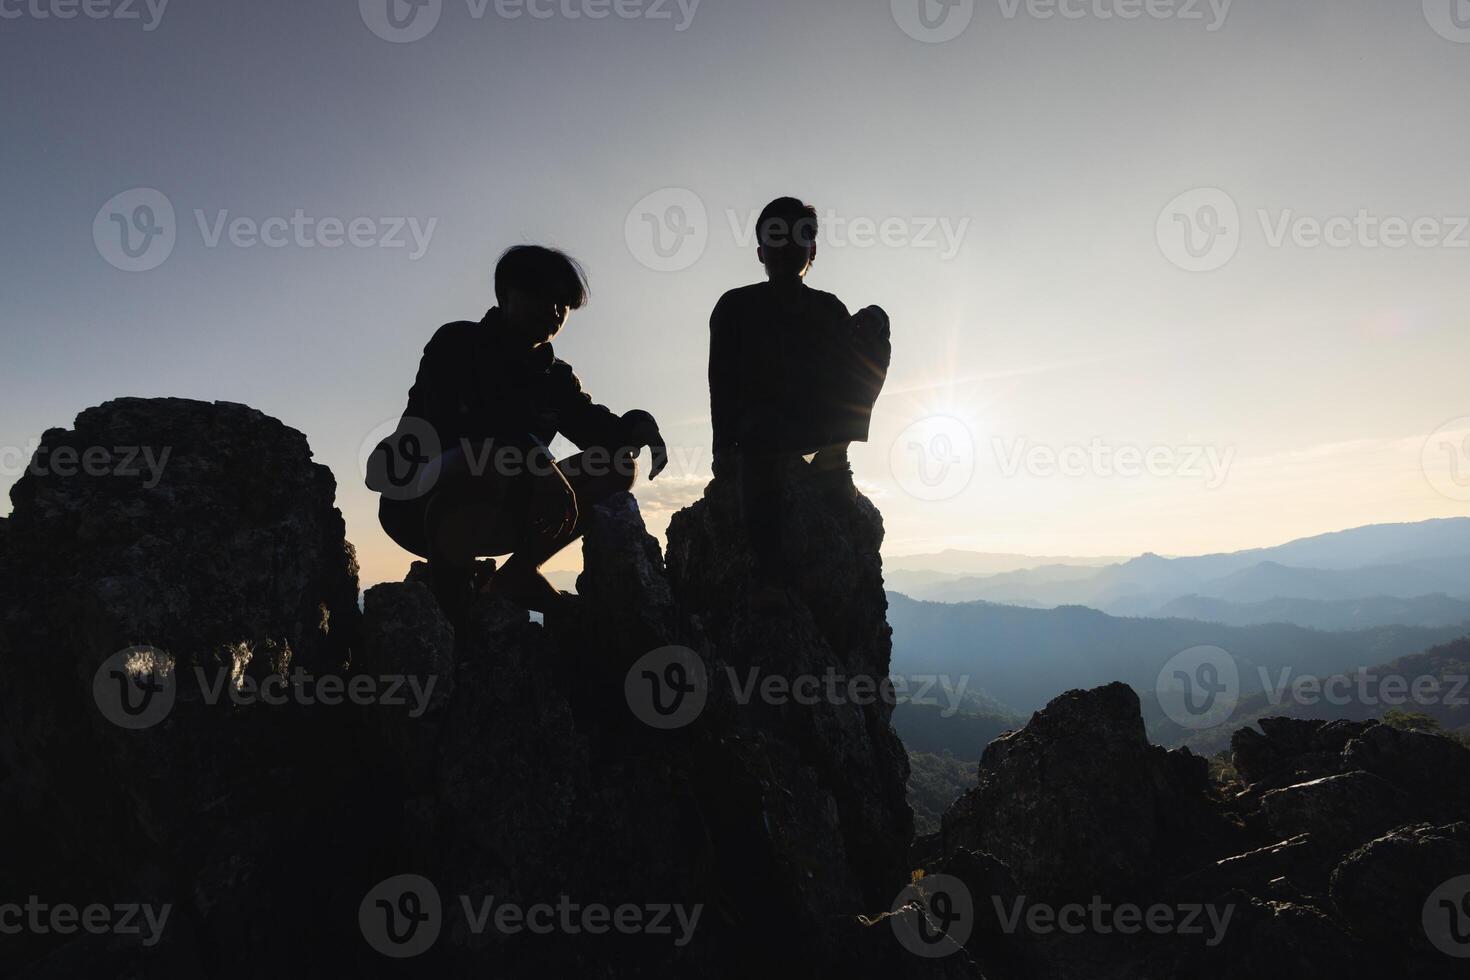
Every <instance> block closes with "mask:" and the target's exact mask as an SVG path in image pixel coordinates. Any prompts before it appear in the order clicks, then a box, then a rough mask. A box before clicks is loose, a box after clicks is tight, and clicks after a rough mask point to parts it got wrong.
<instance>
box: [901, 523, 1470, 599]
mask: <svg viewBox="0 0 1470 980" xmlns="http://www.w3.org/2000/svg"><path fill="white" fill-rule="evenodd" d="M1437 592H1442V593H1445V594H1448V595H1466V594H1470V518H1446V519H1443V520H1434V521H1424V522H1421V523H1418V524H1381V525H1371V526H1368V527H1361V528H1354V529H1352V530H1348V531H1338V532H1334V533H1332V534H1324V535H1318V536H1316V537H1312V538H1303V539H1300V540H1297V541H1292V542H1289V543H1287V544H1284V545H1279V546H1277V547H1273V548H1255V549H1250V550H1247V551H1240V552H1234V553H1230V554H1215V555H1200V556H1196V557H1185V558H1166V557H1163V556H1160V555H1156V554H1145V555H1141V556H1139V557H1137V558H1132V559H1129V560H1128V561H1125V562H1118V563H1116V564H1112V565H1107V566H1104V567H1102V568H1098V569H1096V570H1095V571H1089V570H1087V569H1080V570H1079V569H1076V568H1064V569H1040V568H1038V569H1033V570H1030V571H1017V570H1012V571H1010V572H1006V573H998V574H993V575H985V576H969V577H964V578H957V579H953V580H950V581H947V582H940V583H933V584H928V585H924V586H923V587H921V588H919V589H917V590H916V594H917V596H918V597H920V598H924V599H930V600H937V601H945V602H970V601H975V600H982V601H986V602H998V603H1009V604H1016V605H1032V606H1041V607H1055V606H1064V605H1083V606H1090V607H1092V608H1094V609H1099V610H1104V611H1107V612H1110V613H1113V614H1115V615H1130V616H1156V615H1159V614H1160V612H1161V610H1163V609H1164V608H1165V607H1166V606H1167V605H1168V604H1169V603H1170V602H1172V601H1174V600H1176V599H1179V598H1181V597H1183V596H1188V595H1198V596H1205V597H1211V598H1217V599H1225V600H1228V601H1232V602H1263V601H1266V600H1268V599H1277V598H1300V599H1317V600H1324V601H1327V600H1336V599H1356V598H1368V597H1377V596H1388V597H1395V598H1404V599H1408V598H1414V597H1416V596H1423V595H1430V594H1433V593H1437Z"/></svg>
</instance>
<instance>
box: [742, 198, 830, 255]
mask: <svg viewBox="0 0 1470 980" xmlns="http://www.w3.org/2000/svg"><path fill="white" fill-rule="evenodd" d="M756 235H757V237H758V238H759V240H760V244H761V245H762V246H763V247H765V248H780V247H782V246H785V245H789V244H791V243H792V242H793V241H794V242H796V244H798V245H802V246H808V247H809V246H811V245H812V244H814V243H815V242H816V240H817V209H816V208H814V207H812V206H811V205H810V204H807V203H806V202H804V201H800V200H798V199H796V198H794V197H778V198H776V199H775V200H774V201H772V202H771V203H770V204H767V205H766V207H765V210H764V211H762V212H761V216H760V220H758V221H757V222H756Z"/></svg>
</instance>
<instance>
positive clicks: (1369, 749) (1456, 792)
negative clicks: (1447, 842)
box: [1342, 725, 1470, 820]
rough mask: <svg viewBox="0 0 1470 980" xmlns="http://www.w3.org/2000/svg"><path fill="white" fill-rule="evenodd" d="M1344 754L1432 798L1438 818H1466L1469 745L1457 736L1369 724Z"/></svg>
mask: <svg viewBox="0 0 1470 980" xmlns="http://www.w3.org/2000/svg"><path fill="white" fill-rule="evenodd" d="M1342 758H1343V763H1344V765H1348V766H1352V767H1354V768H1358V769H1363V770H1366V771H1368V772H1371V773H1374V774H1376V775H1378V776H1381V777H1382V778H1384V779H1386V780H1388V781H1389V782H1391V783H1393V784H1394V785H1396V786H1400V787H1402V788H1403V789H1404V790H1405V791H1407V792H1409V793H1411V794H1413V795H1414V797H1415V798H1417V799H1422V800H1424V801H1426V802H1428V803H1432V804H1433V805H1434V809H1435V810H1436V811H1438V812H1437V814H1436V816H1438V817H1439V819H1441V820H1457V819H1470V749H1467V748H1465V746H1463V745H1461V744H1459V743H1458V742H1454V741H1451V740H1450V739H1447V738H1444V737H1442V736H1440V735H1436V734H1433V733H1430V732H1412V731H1401V730H1399V729H1397V728H1392V727H1390V726H1388V725H1373V726H1371V727H1369V728H1367V729H1366V730H1364V731H1363V732H1361V733H1360V734H1359V735H1357V736H1356V737H1355V738H1353V739H1352V741H1350V742H1348V743H1347V746H1346V748H1345V749H1344V750H1343V753H1342ZM1429 816H1430V814H1428V813H1425V814H1422V817H1424V818H1426V819H1427V818H1428V817H1429Z"/></svg>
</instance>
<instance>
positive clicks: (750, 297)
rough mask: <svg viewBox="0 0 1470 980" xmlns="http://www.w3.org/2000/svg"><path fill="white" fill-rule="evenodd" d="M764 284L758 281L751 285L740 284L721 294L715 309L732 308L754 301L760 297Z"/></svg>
mask: <svg viewBox="0 0 1470 980" xmlns="http://www.w3.org/2000/svg"><path fill="white" fill-rule="evenodd" d="M764 285H765V284H764V283H759V282H757V283H751V284H750V285H749V286H738V287H736V288H735V289H732V290H730V291H729V292H727V293H725V295H723V296H721V297H720V301H719V302H718V303H716V304H715V309H716V310H720V309H730V308H731V307H735V306H742V305H745V304H749V303H753V302H755V301H756V300H757V299H759V297H760V295H761V289H762V287H763V286H764Z"/></svg>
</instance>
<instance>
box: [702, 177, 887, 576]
mask: <svg viewBox="0 0 1470 980" xmlns="http://www.w3.org/2000/svg"><path fill="white" fill-rule="evenodd" d="M756 230H757V236H758V240H759V247H758V249H757V251H756V256H757V258H758V259H759V260H760V262H761V264H762V265H763V266H765V270H766V278H767V281H766V282H763V283H758V284H755V285H752V286H745V287H743V288H740V289H733V290H731V291H730V292H728V293H726V294H725V295H724V296H723V297H721V298H720V301H719V303H718V304H716V306H715V310H714V313H713V314H712V315H711V316H710V357H709V386H710V415H711V421H712V423H713V426H714V455H715V472H716V475H717V476H723V475H725V474H729V473H731V472H732V471H733V470H734V468H735V467H736V466H737V465H738V469H739V475H740V485H741V501H742V509H743V514H744V520H745V527H746V531H747V534H748V536H749V538H750V545H751V550H752V552H753V554H754V556H755V563H756V567H755V573H756V578H757V582H758V585H759V586H760V587H761V588H762V589H764V590H766V591H768V592H769V590H771V589H779V588H782V587H784V586H785V585H787V584H789V579H790V576H789V570H788V563H787V562H786V560H785V558H784V557H783V555H782V543H781V530H780V529H781V513H782V481H781V472H782V469H783V467H789V466H791V465H794V464H795V463H798V462H800V461H801V458H802V457H805V456H808V455H812V456H813V458H812V461H811V463H810V465H811V466H812V467H814V468H815V469H816V470H817V471H819V472H823V473H830V474H835V478H842V477H850V474H851V472H852V471H851V467H850V466H849V464H848V459H847V448H848V444H849V443H851V442H862V441H866V440H867V438H868V424H869V421H870V419H871V417H872V412H873V404H874V402H875V401H876V400H877V398H878V393H879V392H880V391H881V390H882V388H883V381H884V379H885V378H886V376H887V373H888V362H889V356H890V353H891V348H890V342H889V328H888V315H887V314H886V313H884V312H883V310H882V309H880V308H879V307H877V306H870V307H867V308H866V309H864V310H862V311H861V312H859V313H858V314H857V315H856V316H850V315H849V314H848V312H847V307H846V306H844V305H843V303H842V301H841V300H839V299H838V298H837V297H836V296H833V295H832V294H831V293H824V292H822V291H821V290H818V289H812V288H810V287H809V286H807V285H806V283H805V281H804V279H805V276H806V274H807V272H808V271H809V270H810V269H811V267H812V262H813V261H814V260H815V259H816V257H817V232H818V225H817V213H816V210H815V209H814V208H812V207H811V206H810V205H807V204H804V203H802V202H801V201H799V200H797V199H795V198H790V197H783V198H780V199H778V200H775V201H772V202H771V203H770V204H769V205H767V206H766V208H765V210H764V211H762V212H761V215H760V218H759V220H758V222H757V225H756ZM813 454H814V455H813Z"/></svg>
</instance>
